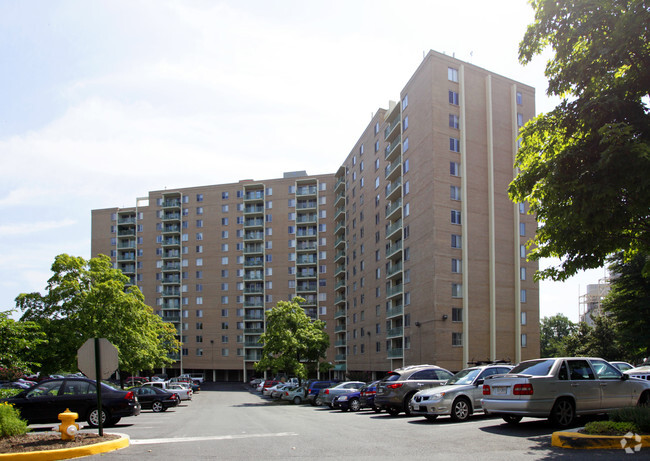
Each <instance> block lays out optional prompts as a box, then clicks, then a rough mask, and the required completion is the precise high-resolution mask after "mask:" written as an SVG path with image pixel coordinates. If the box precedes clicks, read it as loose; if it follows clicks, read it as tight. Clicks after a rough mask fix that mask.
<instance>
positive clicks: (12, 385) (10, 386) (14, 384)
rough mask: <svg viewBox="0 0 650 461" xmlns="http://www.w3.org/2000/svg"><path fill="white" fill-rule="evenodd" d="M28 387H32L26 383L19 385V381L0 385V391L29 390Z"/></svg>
mask: <svg viewBox="0 0 650 461" xmlns="http://www.w3.org/2000/svg"><path fill="white" fill-rule="evenodd" d="M30 387H32V386H30V385H29V384H27V383H21V382H20V381H13V382H4V383H0V389H29V388H30Z"/></svg>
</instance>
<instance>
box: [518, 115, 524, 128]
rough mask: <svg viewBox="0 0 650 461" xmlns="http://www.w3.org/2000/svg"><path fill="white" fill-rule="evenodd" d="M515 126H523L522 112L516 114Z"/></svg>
mask: <svg viewBox="0 0 650 461" xmlns="http://www.w3.org/2000/svg"><path fill="white" fill-rule="evenodd" d="M517 126H518V127H520V128H521V127H522V126H524V114H517Z"/></svg>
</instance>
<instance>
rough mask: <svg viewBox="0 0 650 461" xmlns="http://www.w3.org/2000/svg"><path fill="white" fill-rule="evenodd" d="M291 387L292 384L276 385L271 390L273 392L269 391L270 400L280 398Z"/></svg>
mask: <svg viewBox="0 0 650 461" xmlns="http://www.w3.org/2000/svg"><path fill="white" fill-rule="evenodd" d="M291 387H294V384H287V383H281V384H276V385H275V386H274V387H272V388H271V389H273V390H272V391H271V394H270V396H271V398H272V399H279V398H280V397H282V394H283V393H284V391H285V390H287V389H289V388H291Z"/></svg>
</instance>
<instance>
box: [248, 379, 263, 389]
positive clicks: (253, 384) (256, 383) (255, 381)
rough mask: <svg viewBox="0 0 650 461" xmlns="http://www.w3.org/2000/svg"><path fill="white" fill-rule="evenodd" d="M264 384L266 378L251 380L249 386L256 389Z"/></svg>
mask: <svg viewBox="0 0 650 461" xmlns="http://www.w3.org/2000/svg"><path fill="white" fill-rule="evenodd" d="M263 382H264V378H253V379H251V380H250V382H249V384H250V386H251V387H252V388H256V387H257V386H259V385H260V383H263Z"/></svg>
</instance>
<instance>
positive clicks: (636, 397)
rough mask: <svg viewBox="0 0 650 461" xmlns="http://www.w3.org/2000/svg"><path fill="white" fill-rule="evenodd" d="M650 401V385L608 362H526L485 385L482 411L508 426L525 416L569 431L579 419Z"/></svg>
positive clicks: (578, 359)
mask: <svg viewBox="0 0 650 461" xmlns="http://www.w3.org/2000/svg"><path fill="white" fill-rule="evenodd" d="M649 402H650V382H648V381H643V380H641V379H635V378H630V377H629V376H628V375H625V374H623V373H621V372H620V370H619V369H618V368H616V367H614V366H613V365H611V364H610V363H609V362H606V361H605V360H603V359H598V358H590V357H561V358H548V359H536V360H528V361H525V362H521V363H520V364H519V365H517V366H516V367H515V368H513V369H512V370H510V372H509V373H508V374H506V375H504V376H500V377H494V378H492V379H490V378H488V379H486V380H485V383H484V384H483V408H484V409H485V411H487V412H489V413H492V414H497V415H501V416H502V417H503V419H504V420H505V421H506V422H507V423H509V424H516V423H518V422H519V421H521V418H522V417H524V416H530V417H535V418H549V420H550V421H551V422H552V423H554V424H555V425H557V426H560V427H570V426H571V424H573V422H574V420H575V417H576V415H586V414H597V413H607V412H609V411H611V410H615V409H618V408H623V407H629V406H633V405H645V404H648V403H649Z"/></svg>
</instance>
